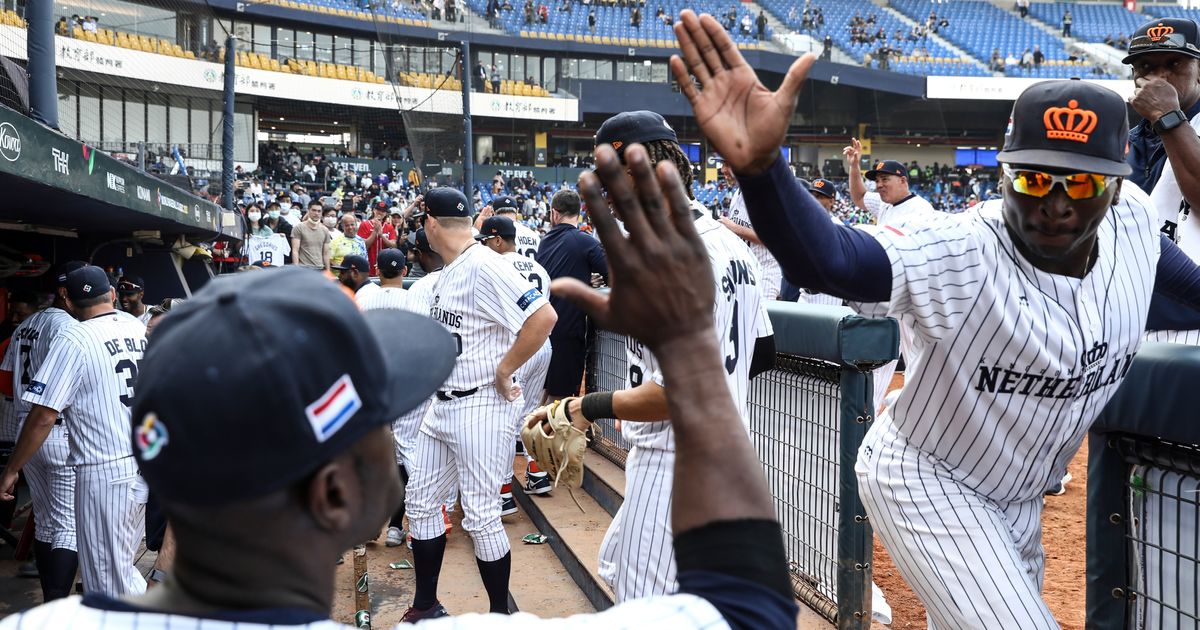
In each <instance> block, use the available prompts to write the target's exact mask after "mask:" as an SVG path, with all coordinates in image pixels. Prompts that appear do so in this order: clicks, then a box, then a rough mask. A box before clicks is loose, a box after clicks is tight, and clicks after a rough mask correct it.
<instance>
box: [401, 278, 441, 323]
mask: <svg viewBox="0 0 1200 630" xmlns="http://www.w3.org/2000/svg"><path fill="white" fill-rule="evenodd" d="M441 275H442V270H441V269H435V270H434V271H431V272H429V273H427V274H425V275H423V276H421V277H420V278H417V281H416V282H414V283H412V286H411V287H408V299H409V300H410V301H411V302H412V303H413V305H414V307H415V308H416V310H414V311H413V312H414V313H423V314H424V313H428V312H429V307H430V305H431V304H432V302H433V287H435V286H437V280H438V278H439V277H441Z"/></svg>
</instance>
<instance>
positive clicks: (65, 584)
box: [33, 540, 79, 602]
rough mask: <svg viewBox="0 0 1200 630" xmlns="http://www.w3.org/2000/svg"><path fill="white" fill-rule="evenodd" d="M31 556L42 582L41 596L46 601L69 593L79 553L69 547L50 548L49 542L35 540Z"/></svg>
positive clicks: (73, 581)
mask: <svg viewBox="0 0 1200 630" xmlns="http://www.w3.org/2000/svg"><path fill="white" fill-rule="evenodd" d="M33 556H34V562H35V563H36V564H37V568H38V579H39V580H40V581H41V583H42V598H43V599H44V600H45V601H47V602H48V601H52V600H55V599H61V598H63V597H67V596H68V595H70V594H71V587H73V586H74V585H75V574H76V573H77V572H78V571H79V554H77V553H75V552H74V551H71V550H70V549H52V548H51V547H50V543H47V542H42V541H40V540H35V541H34V543H33Z"/></svg>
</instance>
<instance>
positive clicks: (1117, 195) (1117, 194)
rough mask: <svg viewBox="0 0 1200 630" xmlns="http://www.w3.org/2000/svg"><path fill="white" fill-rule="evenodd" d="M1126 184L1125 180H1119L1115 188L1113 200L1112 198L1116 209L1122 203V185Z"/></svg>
mask: <svg viewBox="0 0 1200 630" xmlns="http://www.w3.org/2000/svg"><path fill="white" fill-rule="evenodd" d="M1124 183H1125V178H1121V179H1118V180H1117V185H1116V186H1115V187H1114V188H1113V191H1114V192H1113V198H1112V206H1113V207H1116V205H1117V203H1119V202H1120V201H1121V185H1122V184H1124Z"/></svg>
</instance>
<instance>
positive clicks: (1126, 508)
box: [1087, 343, 1200, 630]
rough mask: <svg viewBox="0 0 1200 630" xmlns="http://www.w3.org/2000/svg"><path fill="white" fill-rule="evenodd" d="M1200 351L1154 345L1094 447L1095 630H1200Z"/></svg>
mask: <svg viewBox="0 0 1200 630" xmlns="http://www.w3.org/2000/svg"><path fill="white" fill-rule="evenodd" d="M1197 403H1200V348H1198V347H1194V346H1184V345H1176V344H1159V343H1148V344H1145V345H1144V346H1143V347H1142V349H1141V350H1140V351H1139V353H1138V356H1137V358H1136V359H1135V360H1134V361H1133V364H1132V366H1131V367H1130V370H1129V374H1128V375H1127V376H1126V378H1125V382H1124V383H1123V384H1122V385H1121V388H1120V389H1119V390H1118V391H1117V393H1116V395H1115V396H1114V397H1113V399H1112V401H1111V402H1109V404H1108V405H1107V406H1106V407H1105V409H1104V411H1103V413H1101V414H1100V417H1099V418H1098V419H1097V421H1096V424H1095V425H1094V426H1093V428H1092V431H1091V434H1090V435H1089V438H1088V481H1087V486H1088V487H1087V492H1088V497H1087V499H1088V501H1087V628H1089V629H1094V630H1135V629H1136V630H1141V629H1143V628H1144V629H1147V630H1150V629H1153V630H1182V629H1185V628H1189V629H1195V628H1200V601H1198V600H1200V560H1198V558H1200V419H1198V418H1197V414H1198V412H1197V409H1198V408H1200V405H1198V404H1197Z"/></svg>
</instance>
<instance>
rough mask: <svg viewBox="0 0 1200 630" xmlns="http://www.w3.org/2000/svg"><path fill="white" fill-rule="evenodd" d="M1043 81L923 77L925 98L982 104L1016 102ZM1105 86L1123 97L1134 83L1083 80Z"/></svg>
mask: <svg viewBox="0 0 1200 630" xmlns="http://www.w3.org/2000/svg"><path fill="white" fill-rule="evenodd" d="M1044 80H1045V79H1020V78H1008V77H926V79H925V98H949V99H954V98H957V99H964V100H982V101H1015V100H1017V97H1018V96H1020V95H1021V92H1024V91H1025V88H1027V87H1029V86H1031V85H1033V84H1034V83H1038V82H1040V81H1044ZM1085 80H1086V81H1088V82H1089V83H1095V84H1096V85H1100V86H1103V87H1106V88H1108V89H1110V90H1112V91H1114V92H1116V93H1117V94H1120V95H1121V97H1122V98H1129V97H1130V96H1132V95H1133V81H1128V80H1112V79H1085Z"/></svg>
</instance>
